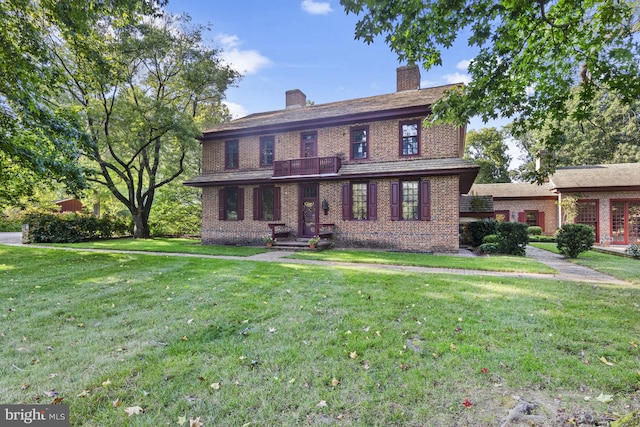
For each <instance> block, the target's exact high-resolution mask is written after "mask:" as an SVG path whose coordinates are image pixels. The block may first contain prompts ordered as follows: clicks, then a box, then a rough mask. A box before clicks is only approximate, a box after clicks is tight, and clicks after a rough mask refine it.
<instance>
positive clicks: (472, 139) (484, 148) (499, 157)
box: [464, 128, 511, 184]
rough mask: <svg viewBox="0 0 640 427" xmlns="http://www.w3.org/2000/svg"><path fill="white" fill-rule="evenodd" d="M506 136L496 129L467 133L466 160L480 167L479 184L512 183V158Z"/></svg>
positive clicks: (477, 179) (476, 181) (477, 180)
mask: <svg viewBox="0 0 640 427" xmlns="http://www.w3.org/2000/svg"><path fill="white" fill-rule="evenodd" d="M507 153H508V147H507V144H506V143H505V142H504V135H503V134H502V132H501V131H498V130H497V129H496V128H483V129H480V130H479V131H474V130H471V131H469V132H468V133H467V139H466V142H465V148H464V158H465V159H468V160H471V161H473V162H474V163H475V164H477V165H478V166H480V171H479V172H478V176H477V177H476V179H475V183H477V184H489V183H497V182H511V179H510V177H509V164H510V163H511V157H510V156H509V155H508V154H507Z"/></svg>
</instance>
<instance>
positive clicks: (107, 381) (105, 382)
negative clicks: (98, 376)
mask: <svg viewBox="0 0 640 427" xmlns="http://www.w3.org/2000/svg"><path fill="white" fill-rule="evenodd" d="M109 385H111V380H106V381H102V387H108V386H109Z"/></svg>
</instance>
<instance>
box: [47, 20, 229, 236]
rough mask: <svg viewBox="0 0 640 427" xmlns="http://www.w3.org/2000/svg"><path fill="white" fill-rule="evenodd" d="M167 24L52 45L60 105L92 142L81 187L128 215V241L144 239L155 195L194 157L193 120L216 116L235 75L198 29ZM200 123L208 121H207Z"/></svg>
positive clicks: (103, 30)
mask: <svg viewBox="0 0 640 427" xmlns="http://www.w3.org/2000/svg"><path fill="white" fill-rule="evenodd" d="M187 23H188V18H187V17H175V16H170V15H164V16H162V17H156V18H155V19H147V20H145V21H143V22H141V23H137V24H135V25H133V24H131V25H128V26H126V27H113V26H111V25H108V24H104V25H100V24H99V25H96V27H95V29H94V30H93V31H92V32H90V33H88V34H86V35H84V36H81V37H78V36H75V37H71V38H68V39H64V38H56V35H55V34H54V33H52V36H51V40H50V45H51V47H52V49H53V50H54V52H55V57H56V65H57V66H58V67H59V69H60V70H61V71H62V72H64V74H65V76H66V79H67V81H66V87H67V91H66V98H67V102H70V103H72V105H74V106H75V107H76V108H78V109H79V110H80V112H81V115H82V117H84V119H85V121H86V129H87V132H88V134H89V136H90V138H89V140H88V141H87V142H86V144H85V145H84V146H83V154H84V155H86V157H87V158H88V159H89V160H90V161H91V165H93V166H94V170H93V171H92V172H91V173H90V174H89V176H88V180H89V181H91V182H95V183H98V184H101V185H104V186H106V187H107V188H108V189H109V191H110V192H111V193H112V194H113V195H114V196H115V197H116V198H117V199H118V200H119V201H120V202H121V203H122V204H123V205H124V206H126V208H127V209H128V211H129V212H130V214H131V216H132V219H133V223H134V237H139V238H146V237H149V236H150V229H149V215H150V212H151V207H152V205H153V202H154V199H155V196H156V191H158V189H159V188H161V187H163V186H165V185H167V184H169V183H170V182H172V181H174V180H175V179H177V178H178V177H179V176H180V175H181V174H182V172H183V171H184V168H185V158H187V157H198V152H199V150H198V144H197V141H196V139H195V138H196V137H197V136H199V135H200V131H199V129H198V126H197V125H196V121H195V118H196V117H197V116H201V115H202V114H203V113H202V111H203V110H206V111H208V112H210V111H212V110H217V111H221V110H222V109H223V107H222V99H223V96H224V92H225V90H226V89H227V87H228V86H229V85H230V84H232V83H233V82H234V81H235V80H236V79H237V78H238V74H237V73H236V72H235V71H233V70H232V69H230V68H229V67H227V66H223V65H221V63H220V60H219V58H218V52H217V51H216V50H215V49H210V48H208V47H206V46H205V45H204V44H203V42H202V31H203V29H204V28H203V27H189V28H188V27H187V26H186V24H187ZM205 115H206V114H205Z"/></svg>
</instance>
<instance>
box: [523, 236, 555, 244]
mask: <svg viewBox="0 0 640 427" xmlns="http://www.w3.org/2000/svg"><path fill="white" fill-rule="evenodd" d="M555 241H556V238H555V236H529V243H531V242H548V243H550V242H555Z"/></svg>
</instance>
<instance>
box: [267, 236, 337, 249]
mask: <svg viewBox="0 0 640 427" xmlns="http://www.w3.org/2000/svg"><path fill="white" fill-rule="evenodd" d="M330 247H331V241H329V240H327V239H321V240H320V241H319V242H318V243H317V244H316V247H315V249H311V248H310V247H309V239H296V240H280V241H278V240H276V241H275V242H273V246H271V249H282V250H289V251H304V250H307V251H321V250H323V249H328V248H330Z"/></svg>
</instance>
